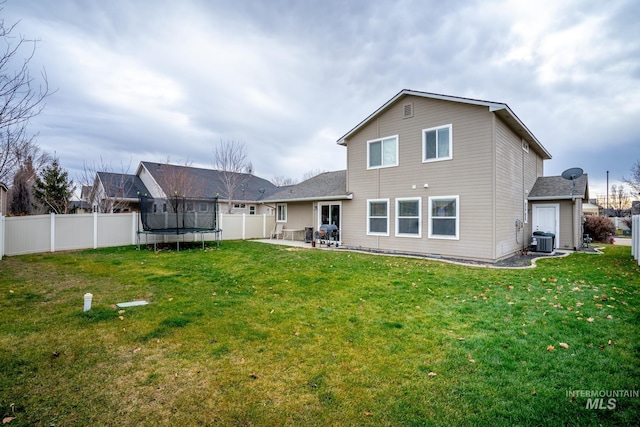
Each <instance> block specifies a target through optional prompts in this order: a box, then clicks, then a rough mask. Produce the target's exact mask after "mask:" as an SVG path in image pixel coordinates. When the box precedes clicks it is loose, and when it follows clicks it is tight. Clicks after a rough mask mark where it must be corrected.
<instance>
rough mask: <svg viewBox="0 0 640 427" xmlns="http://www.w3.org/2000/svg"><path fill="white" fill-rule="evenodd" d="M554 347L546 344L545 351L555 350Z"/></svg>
mask: <svg viewBox="0 0 640 427" xmlns="http://www.w3.org/2000/svg"><path fill="white" fill-rule="evenodd" d="M555 349H556V348H555V347H554V346H552V345H548V346H547V351H553V350H555Z"/></svg>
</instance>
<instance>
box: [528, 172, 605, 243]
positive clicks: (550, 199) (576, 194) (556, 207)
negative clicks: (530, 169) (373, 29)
mask: <svg viewBox="0 0 640 427" xmlns="http://www.w3.org/2000/svg"><path fill="white" fill-rule="evenodd" d="M588 201H589V180H588V177H587V175H586V174H585V175H582V176H581V177H579V178H577V179H576V180H575V186H574V183H573V182H572V181H570V180H567V179H565V178H563V177H561V176H545V177H540V178H538V180H537V181H536V183H535V185H534V186H533V188H532V189H531V192H530V193H529V204H530V207H531V224H532V227H533V231H543V232H550V233H553V234H555V235H556V237H557V238H556V242H555V243H556V244H555V246H556V248H559V249H576V248H579V247H580V246H581V245H582V236H583V223H582V217H583V204H585V203H587V202H588ZM596 212H597V209H596Z"/></svg>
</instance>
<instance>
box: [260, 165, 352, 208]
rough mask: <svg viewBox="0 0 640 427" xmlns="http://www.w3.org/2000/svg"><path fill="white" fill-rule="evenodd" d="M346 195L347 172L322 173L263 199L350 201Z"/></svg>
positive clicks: (349, 197) (273, 200) (278, 200)
mask: <svg viewBox="0 0 640 427" xmlns="http://www.w3.org/2000/svg"><path fill="white" fill-rule="evenodd" d="M351 197H352V196H351V194H349V193H347V171H346V170H340V171H333V172H324V173H321V174H319V175H316V176H314V177H313V178H309V179H307V180H306V181H303V182H301V183H300V184H295V185H287V186H285V187H280V188H279V189H278V191H277V192H275V193H274V194H272V195H271V196H269V197H267V198H265V201H270V202H294V201H296V202H300V201H313V200H341V199H342V200H344V199H351Z"/></svg>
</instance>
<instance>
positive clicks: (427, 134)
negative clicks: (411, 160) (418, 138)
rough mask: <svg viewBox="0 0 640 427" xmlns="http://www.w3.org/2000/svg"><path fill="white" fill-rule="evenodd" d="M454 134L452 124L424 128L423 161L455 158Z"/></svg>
mask: <svg viewBox="0 0 640 427" xmlns="http://www.w3.org/2000/svg"><path fill="white" fill-rule="evenodd" d="M452 134H453V132H452V125H446V126H439V127H435V128H430V129H423V131H422V161H423V162H434V161H437V160H449V159H451V158H453V157H452V156H453V150H452V148H453V147H452V140H453V135H452Z"/></svg>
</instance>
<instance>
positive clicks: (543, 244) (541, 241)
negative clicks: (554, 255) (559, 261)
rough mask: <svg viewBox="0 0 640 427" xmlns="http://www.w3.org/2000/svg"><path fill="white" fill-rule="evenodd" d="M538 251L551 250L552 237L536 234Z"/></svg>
mask: <svg viewBox="0 0 640 427" xmlns="http://www.w3.org/2000/svg"><path fill="white" fill-rule="evenodd" d="M536 240H537V241H538V245H537V246H536V250H537V251H538V252H553V238H551V237H547V236H536Z"/></svg>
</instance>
